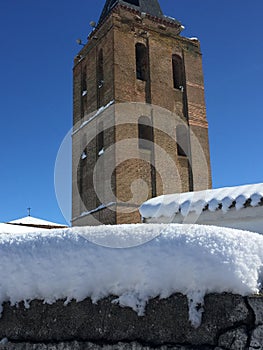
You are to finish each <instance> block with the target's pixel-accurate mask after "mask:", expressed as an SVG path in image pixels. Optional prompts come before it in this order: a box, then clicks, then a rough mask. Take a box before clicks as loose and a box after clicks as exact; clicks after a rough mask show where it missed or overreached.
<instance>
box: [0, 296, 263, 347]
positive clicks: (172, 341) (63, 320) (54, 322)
mask: <svg viewBox="0 0 263 350" xmlns="http://www.w3.org/2000/svg"><path fill="white" fill-rule="evenodd" d="M113 300H114V297H109V298H106V299H103V300H101V301H99V302H98V303H97V304H92V302H91V300H90V299H86V300H84V301H82V302H79V303H77V302H74V301H73V302H71V303H70V304H68V305H66V306H65V305H64V302H63V301H58V302H56V303H55V304H52V305H48V304H43V302H41V301H38V300H35V301H33V302H31V305H30V308H25V307H24V304H22V303H21V304H19V305H18V307H15V306H13V307H12V306H10V304H8V303H7V304H5V305H4V310H3V314H2V318H1V320H0V339H2V341H1V342H0V348H1V349H21V350H22V349H28V350H30V349H43V350H44V349H50V350H51V349H52V350H56V349H61V350H63V349H94V350H100V349H105V350H106V349H107V350H113V349H114V350H143V349H145V350H146V349H147V350H153V349H160V350H168V349H169V350H171V349H174V350H175V349H178V350H193V349H202V350H206V349H207V350H210V349H211V350H212V349H213V350H220V349H221V350H223V349H229V350H234V349H237V350H241V349H244V350H245V349H247V350H253V349H263V296H252V297H241V296H239V295H232V294H210V295H207V296H206V298H205V304H204V312H203V317H202V324H201V326H200V327H199V328H197V329H196V328H193V327H192V325H191V323H190V322H189V318H188V302H187V298H186V297H185V296H184V295H181V294H175V295H173V296H171V297H170V298H167V299H162V300H159V299H153V300H151V301H150V302H149V303H148V305H147V308H146V312H145V316H143V317H139V316H137V314H136V313H135V312H134V311H133V310H132V309H130V308H122V307H120V306H118V305H116V304H114V303H112V301H113Z"/></svg>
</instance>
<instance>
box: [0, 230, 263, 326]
mask: <svg viewBox="0 0 263 350" xmlns="http://www.w3.org/2000/svg"><path fill="white" fill-rule="evenodd" d="M5 226H6V225H3V224H2V225H0V233H2V234H1V235H0V280H1V281H2V282H1V284H0V304H2V303H3V302H5V301H10V302H11V304H12V305H16V304H17V303H19V302H20V301H24V303H25V305H26V306H28V307H29V306H30V301H31V300H33V299H40V300H43V301H44V303H54V302H55V301H56V300H58V299H64V300H65V305H66V304H67V303H69V302H70V301H71V300H72V299H75V300H77V301H81V300H83V299H85V298H86V297H90V298H91V299H92V301H93V302H94V303H96V302H97V301H98V300H100V299H102V298H104V297H107V296H109V295H114V296H116V298H115V300H114V303H117V304H119V305H121V306H125V307H131V308H132V309H133V310H134V311H136V312H137V313H138V314H139V315H140V316H143V315H144V310H145V306H146V304H147V302H148V300H149V299H151V298H155V297H159V298H167V297H169V296H170V295H172V294H173V293H176V292H180V293H183V294H185V295H187V297H188V301H189V318H190V320H191V322H192V324H193V326H195V327H198V326H199V325H200V323H201V318H202V308H198V310H197V308H196V306H197V304H200V303H201V305H202V304H203V299H204V295H205V294H206V293H213V292H217V293H221V292H231V293H237V294H241V295H249V294H251V293H257V292H259V289H260V287H261V283H262V263H263V236H261V235H259V234H256V233H251V232H247V231H238V230H233V229H227V228H221V227H212V226H198V225H178V224H166V225H165V224H162V225H159V224H155V225H147V224H146V225H144V224H137V225H119V226H98V227H77V228H70V229H69V228H68V229H58V230H49V231H47V230H43V231H40V230H39V231H37V232H34V233H33V232H30V230H29V228H27V230H28V233H23V232H25V231H22V228H21V227H20V229H21V234H6V231H5ZM10 226H11V225H10ZM23 229H24V228H23ZM204 307H205V306H204Z"/></svg>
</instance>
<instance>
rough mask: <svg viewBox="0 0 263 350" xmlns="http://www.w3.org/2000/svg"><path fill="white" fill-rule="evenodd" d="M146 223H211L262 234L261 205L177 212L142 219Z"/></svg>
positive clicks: (262, 209)
mask: <svg viewBox="0 0 263 350" xmlns="http://www.w3.org/2000/svg"><path fill="white" fill-rule="evenodd" d="M144 221H145V222H146V223H148V224H149V223H158V224H162V223H166V224H167V223H177V224H182V223H191V222H193V223H195V224H198V225H212V226H220V227H229V228H234V229H239V230H246V231H251V232H257V233H261V234H263V206H258V207H247V208H241V209H240V210H238V211H237V210H236V208H231V209H229V210H228V211H227V212H223V211H222V210H217V211H214V212H211V211H204V212H202V213H201V214H198V215H197V214H196V213H195V212H191V213H188V215H187V216H184V215H182V214H181V213H178V214H177V215H175V216H172V217H169V216H160V217H153V218H148V219H145V220H144Z"/></svg>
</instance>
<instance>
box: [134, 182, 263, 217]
mask: <svg viewBox="0 0 263 350" xmlns="http://www.w3.org/2000/svg"><path fill="white" fill-rule="evenodd" d="M262 199H263V183H260V184H255V185H245V186H236V187H225V188H218V189H214V190H205V191H199V192H187V193H178V194H169V195H164V196H160V197H156V198H152V199H150V200H148V201H147V202H145V203H143V204H142V206H141V207H140V213H141V215H142V217H143V218H157V217H161V216H166V217H172V216H174V215H176V214H178V213H181V214H182V215H183V216H187V215H188V213H190V212H196V213H197V214H201V212H202V211H203V210H209V211H212V212H213V211H216V210H220V209H221V210H222V212H223V213H226V212H227V211H228V210H229V209H230V208H235V209H236V210H240V209H241V208H244V207H245V206H252V207H255V206H258V205H260V204H261V203H262Z"/></svg>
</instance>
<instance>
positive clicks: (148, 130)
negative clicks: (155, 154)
mask: <svg viewBox="0 0 263 350" xmlns="http://www.w3.org/2000/svg"><path fill="white" fill-rule="evenodd" d="M138 134H139V148H141V149H148V150H151V149H152V142H153V129H152V125H151V121H150V119H149V118H148V117H140V118H139V124H138Z"/></svg>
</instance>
